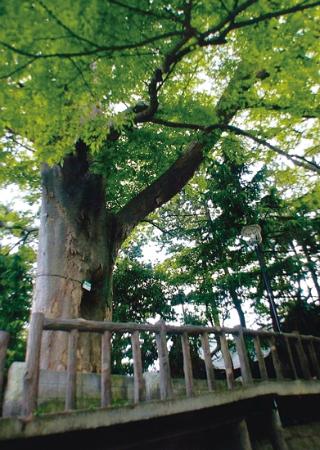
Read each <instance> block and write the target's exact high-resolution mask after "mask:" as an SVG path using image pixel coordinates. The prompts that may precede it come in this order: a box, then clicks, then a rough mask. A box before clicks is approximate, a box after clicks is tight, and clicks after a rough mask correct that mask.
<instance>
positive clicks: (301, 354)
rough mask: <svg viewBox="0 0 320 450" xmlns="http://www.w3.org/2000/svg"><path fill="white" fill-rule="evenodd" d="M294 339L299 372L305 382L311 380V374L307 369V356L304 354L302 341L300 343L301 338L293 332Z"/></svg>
mask: <svg viewBox="0 0 320 450" xmlns="http://www.w3.org/2000/svg"><path fill="white" fill-rule="evenodd" d="M294 335H295V337H296V339H295V345H296V350H297V354H298V359H299V364H300V367H301V371H302V374H303V377H304V378H305V379H306V380H310V379H311V373H310V369H309V361H308V358H307V355H306V354H305V351H304V348H303V345H302V341H301V336H300V334H299V333H297V332H295V333H294Z"/></svg>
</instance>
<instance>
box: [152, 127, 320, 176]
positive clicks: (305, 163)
mask: <svg viewBox="0 0 320 450" xmlns="http://www.w3.org/2000/svg"><path fill="white" fill-rule="evenodd" d="M151 122H152V123H155V124H159V125H163V126H166V127H171V128H180V129H189V130H201V131H206V132H207V133H208V132H209V131H213V130H216V129H221V130H226V131H227V130H228V131H231V132H233V133H235V134H237V135H240V136H245V137H247V138H249V139H251V140H253V141H254V142H256V143H258V144H261V145H263V146H265V147H267V148H269V149H270V150H272V151H274V152H276V153H278V154H279V155H281V156H284V157H285V158H287V159H289V160H290V161H291V162H292V163H293V164H295V165H296V166H300V167H303V168H304V169H307V170H312V171H313V172H316V173H320V166H319V165H318V164H316V163H315V162H314V161H309V160H308V159H306V158H304V157H303V156H300V155H290V154H289V153H287V152H286V151H284V150H282V149H281V148H279V147H278V146H276V145H273V144H270V142H268V141H267V140H265V139H263V138H260V137H257V136H255V135H253V134H251V133H249V132H248V131H245V130H242V129H241V128H238V127H235V126H232V125H225V124H215V125H208V126H205V125H201V124H196V123H183V122H171V121H169V120H164V119H157V118H154V119H152V120H151Z"/></svg>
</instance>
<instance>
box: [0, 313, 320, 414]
mask: <svg viewBox="0 0 320 450" xmlns="http://www.w3.org/2000/svg"><path fill="white" fill-rule="evenodd" d="M43 331H64V332H68V333H69V340H68V359H67V377H66V379H67V383H66V394H65V410H72V409H75V407H76V378H77V373H76V363H77V361H76V359H77V357H76V355H77V342H78V336H79V333H82V332H92V333H99V334H100V335H101V407H107V406H110V405H111V402H112V389H111V387H112V386H111V383H112V381H111V352H112V340H111V338H112V335H113V334H115V333H129V334H130V335H131V346H132V357H133V372H134V388H133V390H134V403H139V402H141V401H143V400H144V399H145V386H144V378H143V371H142V367H143V364H142V358H141V348H140V332H148V333H152V334H154V335H155V341H156V347H157V351H158V361H159V373H160V376H159V378H160V399H161V400H167V399H171V398H173V384H172V379H171V374H170V364H169V353H168V346H167V338H168V337H170V336H171V335H180V336H181V345H182V354H183V370H184V376H185V389H186V395H187V397H192V396H193V395H195V389H194V380H193V373H192V361H191V355H190V340H189V338H190V336H196V337H198V338H200V340H201V346H202V352H203V359H204V365H205V371H206V378H207V385H208V391H214V390H215V387H216V384H217V381H216V379H215V370H214V368H213V363H212V357H211V349H210V337H211V336H214V338H215V341H217V342H218V341H219V344H220V348H221V354H222V357H223V361H224V367H225V369H224V370H225V379H226V383H227V387H228V389H234V388H235V386H236V380H235V370H234V367H233V362H232V357H231V355H232V353H235V352H236V353H237V354H238V357H239V362H240V371H241V383H242V385H243V386H247V385H251V384H252V383H253V382H254V381H255V380H256V379H257V380H260V381H268V380H269V379H271V378H272V379H276V380H279V381H280V380H283V379H293V380H295V379H298V378H303V379H307V380H309V379H312V378H313V379H316V378H318V379H320V365H319V357H320V338H317V337H313V336H305V335H300V334H298V333H290V334H289V333H274V332H269V331H262V330H248V329H243V328H241V327H236V328H226V327H224V328H218V327H202V326H191V325H190V326H189V325H185V326H175V325H169V324H166V323H165V322H164V321H159V322H157V323H156V324H137V323H116V322H95V321H88V320H83V319H48V318H45V317H44V315H43V314H42V313H34V314H32V318H31V323H30V331H29V338H28V348H27V355H26V369H25V376H24V386H23V415H24V416H29V415H30V414H32V413H33V412H34V411H35V409H36V406H37V397H38V384H39V373H40V368H39V367H40V365H39V362H40V351H41V336H42V332H43ZM231 347H232V350H231ZM263 349H265V350H266V349H269V350H270V353H271V360H272V364H271V365H270V363H268V365H267V364H266V360H267V359H266V358H265V357H264V354H263ZM269 360H270V358H269ZM253 361H256V362H255V363H254V362H253ZM0 362H1V361H0ZM254 366H257V367H256V368H255V370H253V368H254ZM257 368H258V370H257Z"/></svg>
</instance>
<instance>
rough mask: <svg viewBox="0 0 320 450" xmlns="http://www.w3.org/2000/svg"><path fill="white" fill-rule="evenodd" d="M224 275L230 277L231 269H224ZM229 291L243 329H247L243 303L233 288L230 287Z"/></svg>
mask: <svg viewBox="0 0 320 450" xmlns="http://www.w3.org/2000/svg"><path fill="white" fill-rule="evenodd" d="M224 273H225V275H226V276H230V272H229V268H227V267H224ZM228 291H229V294H230V297H231V300H232V303H233V306H234V307H235V310H236V311H237V314H238V316H239V321H240V325H241V326H242V327H243V328H246V317H245V315H244V312H243V309H242V301H241V299H240V298H239V296H238V294H237V292H236V290H235V289H234V288H233V287H232V286H229V288H228Z"/></svg>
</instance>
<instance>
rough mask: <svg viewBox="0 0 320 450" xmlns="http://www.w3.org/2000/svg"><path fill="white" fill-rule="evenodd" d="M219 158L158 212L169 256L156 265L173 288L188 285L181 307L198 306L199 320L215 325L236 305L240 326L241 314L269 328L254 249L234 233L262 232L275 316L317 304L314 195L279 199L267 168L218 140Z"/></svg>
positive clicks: (240, 149)
mask: <svg viewBox="0 0 320 450" xmlns="http://www.w3.org/2000/svg"><path fill="white" fill-rule="evenodd" d="M222 153H223V157H222V158H221V159H220V160H216V161H213V162H212V163H211V164H210V166H209V167H207V168H206V170H204V171H203V172H202V173H201V174H199V175H198V177H197V178H196V179H194V182H193V184H192V186H191V187H188V188H186V189H185V190H184V191H183V192H182V193H181V195H180V196H179V197H177V198H176V199H175V200H174V201H172V202H171V203H170V204H168V205H167V207H164V208H162V210H161V211H160V214H159V215H158V217H156V216H155V218H154V220H155V223H156V224H157V225H158V226H160V228H162V229H165V230H166V232H164V233H163V234H162V235H161V236H160V237H159V238H158V239H159V240H160V241H161V242H163V243H165V244H166V245H167V246H168V249H169V250H170V253H171V254H172V256H171V258H169V259H167V260H166V261H165V262H164V263H163V265H162V267H163V270H164V271H165V272H168V274H170V279H171V281H172V282H173V283H175V284H176V285H177V287H180V289H181V288H182V287H184V288H186V287H187V288H188V291H190V292H189V294H188V295H187V297H185V296H184V297H182V298H181V303H182V304H183V303H186V304H188V303H189V304H193V305H198V306H199V305H202V306H203V309H202V312H201V311H200V313H199V314H200V317H201V316H202V317H205V318H206V320H207V321H208V322H209V323H216V324H218V323H219V322H220V320H219V317H220V318H221V319H222V320H223V319H224V318H226V317H228V311H230V309H232V308H235V309H236V311H237V313H238V316H239V319H238V320H239V322H240V323H241V324H242V325H243V326H245V325H246V322H245V314H244V311H243V307H242V305H245V309H246V310H247V311H249V310H251V312H252V311H255V312H256V314H257V316H256V320H257V321H258V323H260V324H262V323H266V322H267V323H268V321H269V320H270V311H269V307H268V303H267V299H266V291H265V286H264V283H263V279H262V276H261V267H260V266H259V264H258V260H257V255H256V254H255V251H254V246H252V245H251V244H249V243H248V242H246V241H245V239H243V238H242V236H241V230H242V227H243V226H244V225H248V224H259V225H260V226H261V228H262V238H263V251H264V257H265V260H266V261H267V274H268V275H269V278H270V279H271V286H272V288H273V291H274V296H275V298H276V302H277V303H278V306H279V314H280V316H281V317H283V318H284V317H285V316H286V314H287V311H288V310H289V311H290V310H291V309H290V308H292V302H294V303H297V302H300V304H301V302H302V303H303V304H305V305H307V304H308V302H309V303H310V302H311V304H312V303H314V302H319V299H320V289H319V282H318V273H319V253H320V248H319V244H318V243H319V232H320V229H319V219H318V214H319V206H320V204H319V196H318V192H316V191H314V192H311V193H309V194H308V195H307V196H306V195H303V196H301V197H296V198H293V199H292V198H290V199H283V198H282V196H281V193H280V191H279V189H277V188H276V187H275V186H274V185H273V184H272V183H271V182H270V175H271V174H270V171H269V170H268V169H267V167H266V166H264V167H262V168H260V169H259V168H258V167H257V166H255V165H252V154H251V153H248V152H247V151H246V149H245V148H244V147H243V146H241V145H240V143H239V141H237V140H235V139H232V140H225V141H224V144H223V148H222Z"/></svg>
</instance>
